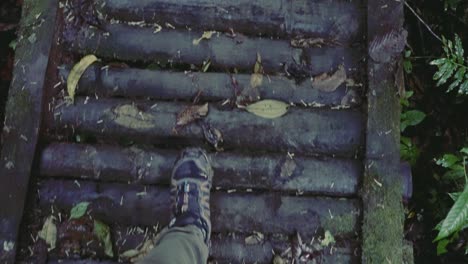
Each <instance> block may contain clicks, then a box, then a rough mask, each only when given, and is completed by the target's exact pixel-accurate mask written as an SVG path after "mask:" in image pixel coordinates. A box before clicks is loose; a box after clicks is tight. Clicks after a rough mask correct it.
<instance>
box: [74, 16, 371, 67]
mask: <svg viewBox="0 0 468 264" xmlns="http://www.w3.org/2000/svg"><path fill="white" fill-rule="evenodd" d="M103 27H105V29H106V30H107V32H105V31H102V30H100V29H96V28H88V27H86V28H82V29H81V31H80V32H78V33H76V35H73V36H72V38H71V39H66V40H65V41H66V42H67V43H65V44H66V45H67V46H68V48H69V49H70V50H71V51H76V52H79V53H82V54H95V55H96V56H98V57H102V58H106V59H110V60H111V59H120V60H129V61H140V62H147V63H155V62H161V63H163V64H166V63H167V62H171V63H183V64H195V65H202V64H203V61H206V60H208V59H210V60H211V67H214V68H218V69H222V70H227V69H232V68H237V69H239V70H246V71H249V72H253V68H254V65H255V62H256V60H257V54H260V55H261V57H262V63H263V67H264V70H265V71H266V72H267V73H274V72H285V69H286V68H287V69H289V70H290V71H292V70H291V69H292V68H301V69H304V70H305V71H306V72H307V73H309V74H310V75H318V74H322V73H324V72H330V71H333V70H335V69H336V68H338V66H339V65H341V64H344V65H345V68H346V70H347V72H348V73H349V74H350V75H352V74H353V73H354V72H355V71H356V69H357V68H358V67H359V66H360V60H361V58H362V56H361V55H362V54H361V53H362V50H361V49H360V48H359V47H355V48H351V47H323V48H310V49H297V48H293V47H291V45H290V43H289V42H288V41H284V40H272V39H265V38H245V39H244V41H243V42H242V43H238V42H236V40H235V39H232V38H229V37H227V36H225V35H222V34H219V35H218V34H214V35H213V36H212V37H211V39H209V40H202V41H201V42H200V44H199V45H194V44H193V40H195V39H198V38H200V37H201V36H202V34H203V32H194V31H179V30H164V31H162V32H159V33H157V34H154V33H153V31H154V29H153V28H142V27H137V26H128V25H123V24H108V25H103Z"/></svg>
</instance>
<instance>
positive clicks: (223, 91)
mask: <svg viewBox="0 0 468 264" xmlns="http://www.w3.org/2000/svg"><path fill="white" fill-rule="evenodd" d="M69 69H71V65H68V66H64V67H63V68H62V70H61V71H60V75H61V78H63V79H64V80H65V79H66V77H67V76H68V74H69V72H70V70H69ZM349 78H352V76H349ZM250 79H251V74H232V75H231V74H227V73H215V72H207V73H201V72H186V73H183V72H172V71H158V70H147V69H138V68H124V69H122V68H117V67H112V66H110V67H109V66H108V65H107V66H103V67H100V66H91V67H90V68H88V69H87V70H86V72H85V73H84V75H83V76H82V77H81V79H80V82H79V88H78V90H77V94H78V95H89V96H95V94H97V95H98V96H99V97H104V96H106V97H128V98H148V97H149V98H153V99H162V100H173V99H179V100H185V101H188V100H191V99H192V98H193V97H194V96H195V95H196V94H197V93H198V92H201V95H200V97H199V98H200V100H202V101H221V100H226V99H233V98H234V97H235V93H236V90H238V91H242V90H244V89H249V88H250ZM354 81H355V82H356V83H362V80H359V79H358V77H357V76H356V78H354ZM256 90H258V92H259V95H260V97H261V98H264V99H275V100H280V101H284V102H290V103H294V104H299V105H304V104H305V105H306V106H307V105H310V106H317V107H336V106H343V107H355V106H359V105H360V104H361V102H362V98H361V94H362V91H361V89H359V88H356V87H347V86H346V84H345V83H343V84H341V85H340V87H338V88H337V89H336V90H335V91H332V92H324V91H320V90H318V89H315V88H313V87H312V85H311V81H310V80H304V81H303V82H301V83H297V82H296V81H295V80H294V79H288V78H286V77H283V76H264V77H263V81H262V83H261V85H260V86H258V87H256Z"/></svg>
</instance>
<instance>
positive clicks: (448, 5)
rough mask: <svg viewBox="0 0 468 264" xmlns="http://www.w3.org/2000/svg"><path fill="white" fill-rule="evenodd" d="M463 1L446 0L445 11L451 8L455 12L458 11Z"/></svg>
mask: <svg viewBox="0 0 468 264" xmlns="http://www.w3.org/2000/svg"><path fill="white" fill-rule="evenodd" d="M462 1H463V0H444V9H445V11H447V10H448V9H449V8H450V9H452V10H453V11H455V10H457V7H458V5H459V4H460V3H461V2H462Z"/></svg>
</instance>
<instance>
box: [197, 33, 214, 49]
mask: <svg viewBox="0 0 468 264" xmlns="http://www.w3.org/2000/svg"><path fill="white" fill-rule="evenodd" d="M214 33H216V31H205V32H203V35H202V36H201V37H200V38H199V39H194V40H193V42H192V43H193V45H195V46H196V45H198V44H200V42H201V41H202V40H204V39H211V37H212V36H213V34H214Z"/></svg>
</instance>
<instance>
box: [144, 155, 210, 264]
mask: <svg viewBox="0 0 468 264" xmlns="http://www.w3.org/2000/svg"><path fill="white" fill-rule="evenodd" d="M212 178H213V170H212V168H211V165H210V160H209V158H208V156H207V155H206V153H205V152H204V151H203V150H201V149H186V150H184V151H183V152H182V154H181V156H180V158H179V159H178V160H177V161H176V163H175V165H174V169H173V171H172V180H171V199H172V206H171V208H172V209H171V222H170V224H169V226H168V227H166V228H164V229H163V230H162V231H161V233H159V235H158V237H157V238H156V243H155V247H154V248H153V249H152V250H151V252H150V253H149V254H148V255H147V256H146V257H145V258H144V259H143V260H142V261H141V262H139V263H142V264H146V263H156V264H205V263H206V262H207V260H208V251H209V250H208V245H209V241H210V236H211V221H210V204H209V198H210V189H211V182H212Z"/></svg>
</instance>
